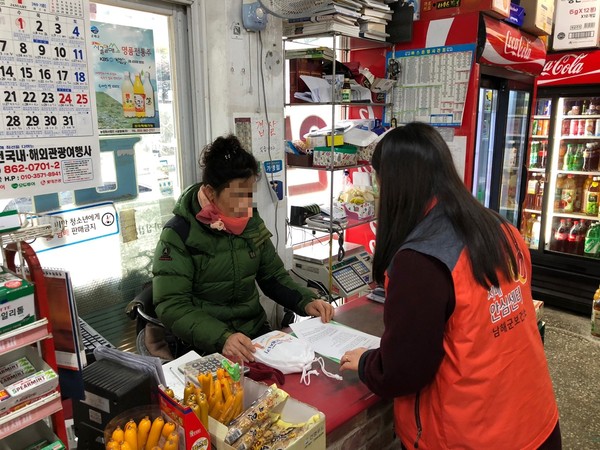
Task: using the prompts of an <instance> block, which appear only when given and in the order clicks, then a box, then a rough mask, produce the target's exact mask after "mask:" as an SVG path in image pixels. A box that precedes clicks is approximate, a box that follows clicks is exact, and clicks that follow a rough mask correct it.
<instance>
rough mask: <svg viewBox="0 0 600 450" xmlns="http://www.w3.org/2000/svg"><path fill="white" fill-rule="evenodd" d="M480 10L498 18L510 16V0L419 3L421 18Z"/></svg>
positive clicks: (454, 0)
mask: <svg viewBox="0 0 600 450" xmlns="http://www.w3.org/2000/svg"><path fill="white" fill-rule="evenodd" d="M475 11H482V12H485V13H487V14H489V15H490V16H494V17H497V18H498V19H506V18H508V17H509V16H510V0H425V1H423V2H422V3H421V20H436V19H444V18H446V17H452V16H456V15H458V14H466V13H470V12H475Z"/></svg>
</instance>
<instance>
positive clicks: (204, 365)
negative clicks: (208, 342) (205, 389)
mask: <svg viewBox="0 0 600 450" xmlns="http://www.w3.org/2000/svg"><path fill="white" fill-rule="evenodd" d="M224 359H225V360H227V361H229V362H230V363H231V364H233V362H232V361H230V360H229V359H228V358H225V357H224V356H223V355H221V354H220V353H212V354H210V355H206V356H203V357H201V358H199V359H194V360H193V361H188V362H186V363H185V364H182V365H180V366H179V367H178V369H179V371H180V372H181V373H182V374H184V375H185V372H186V371H188V372H196V373H206V372H211V373H212V375H213V377H216V376H217V369H218V368H220V367H222V361H223V360H224ZM242 370H243V372H244V373H246V372H248V371H249V370H250V368H249V367H247V366H242Z"/></svg>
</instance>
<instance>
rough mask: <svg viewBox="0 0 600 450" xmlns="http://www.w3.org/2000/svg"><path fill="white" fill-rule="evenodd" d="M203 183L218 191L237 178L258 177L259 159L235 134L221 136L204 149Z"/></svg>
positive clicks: (201, 164)
mask: <svg viewBox="0 0 600 450" xmlns="http://www.w3.org/2000/svg"><path fill="white" fill-rule="evenodd" d="M199 163H200V168H201V169H202V183H203V184H208V185H210V186H211V187H212V188H213V189H214V190H215V191H216V192H217V193H219V192H221V191H222V190H223V189H224V188H226V187H227V185H228V184H229V182H230V181H231V180H234V179H236V178H242V179H248V178H250V177H252V176H254V177H258V161H257V160H256V158H255V157H254V156H253V155H252V153H250V152H249V151H247V150H246V149H244V147H242V144H241V143H240V141H239V139H238V138H237V137H236V136H235V135H233V134H230V135H227V136H220V137H218V138H217V139H215V140H214V141H213V142H212V143H210V144H208V145H207V146H206V147H204V149H203V150H202V155H201V156H200V161H199Z"/></svg>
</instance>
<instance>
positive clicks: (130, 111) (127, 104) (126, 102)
mask: <svg viewBox="0 0 600 450" xmlns="http://www.w3.org/2000/svg"><path fill="white" fill-rule="evenodd" d="M121 98H122V104H123V115H124V116H125V117H135V105H134V103H133V84H132V83H131V78H130V77H129V72H123V82H122V83H121Z"/></svg>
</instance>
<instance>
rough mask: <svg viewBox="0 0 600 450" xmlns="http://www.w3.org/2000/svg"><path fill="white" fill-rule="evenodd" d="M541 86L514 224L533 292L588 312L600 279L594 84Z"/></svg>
mask: <svg viewBox="0 0 600 450" xmlns="http://www.w3.org/2000/svg"><path fill="white" fill-rule="evenodd" d="M544 93H545V92H544V91H542V90H541V89H540V91H538V97H537V99H536V100H535V102H534V110H533V115H532V120H531V127H530V138H529V152H528V155H529V156H528V159H527V170H526V181H525V184H524V191H525V192H524V200H523V204H522V210H521V223H520V230H521V234H522V235H523V237H524V238H525V241H526V242H528V244H529V246H530V249H531V254H532V262H533V266H534V269H533V288H534V295H535V292H538V293H540V294H541V295H542V296H543V295H548V296H550V297H552V299H551V300H550V302H549V303H550V304H552V303H556V304H558V305H559V306H563V307H567V308H569V309H574V310H577V311H580V312H585V313H588V312H589V302H590V301H591V298H592V294H593V289H595V288H596V287H597V285H598V283H599V282H600V259H599V258H600V216H599V214H598V212H599V208H598V205H599V198H600V89H598V90H597V91H596V92H595V95H596V96H594V95H577V96H575V95H574V96H564V97H561V96H545V95H544Z"/></svg>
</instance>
